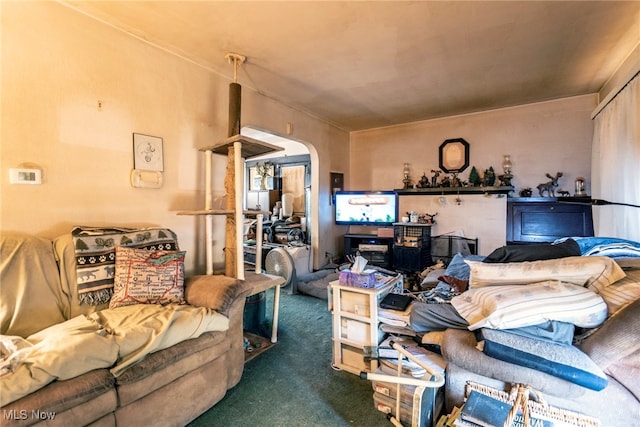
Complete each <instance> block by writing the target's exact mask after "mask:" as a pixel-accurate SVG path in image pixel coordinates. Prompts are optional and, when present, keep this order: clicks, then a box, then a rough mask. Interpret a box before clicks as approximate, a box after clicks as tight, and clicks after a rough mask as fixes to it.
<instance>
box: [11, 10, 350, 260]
mask: <svg viewBox="0 0 640 427" xmlns="http://www.w3.org/2000/svg"><path fill="white" fill-rule="evenodd" d="M0 7H1V8H2V9H1V18H2V82H1V84H2V86H1V90H2V115H1V118H2V121H1V125H2V128H1V133H0V135H1V144H2V145H1V151H0V155H1V156H0V162H1V166H2V175H1V177H0V185H1V186H2V188H1V190H2V191H1V199H0V203H1V206H0V221H1V223H0V228H1V229H2V230H3V231H5V232H6V231H22V232H30V233H33V234H37V235H41V236H43V237H49V238H52V237H55V236H57V235H60V234H63V233H67V232H69V230H70V229H71V227H72V226H73V225H78V224H82V225H130V226H131V225H148V226H151V225H157V226H164V227H169V228H172V229H173V230H174V231H176V232H177V233H178V236H179V238H180V243H181V247H182V249H185V250H187V251H188V255H187V271H188V272H194V271H196V272H203V271H204V266H203V264H204V250H203V247H202V246H201V245H202V243H201V240H202V239H199V236H200V235H202V234H203V232H204V220H203V219H202V218H200V217H191V216H178V215H176V211H179V210H190V209H201V208H202V207H204V195H203V190H204V183H203V179H204V170H203V168H204V166H203V164H204V162H203V157H202V154H201V153H200V152H199V151H198V150H197V149H198V148H199V147H203V146H207V145H211V144H213V143H216V142H217V141H221V140H223V139H224V138H226V136H227V129H226V126H227V119H228V107H227V105H228V83H229V81H227V80H225V79H223V78H221V77H220V76H218V75H216V74H214V73H212V72H210V71H208V70H206V69H203V68H201V67H199V66H196V65H194V64H192V63H190V62H187V61H185V60H182V59H180V58H178V57H176V56H173V55H171V54H169V53H167V52H164V51H161V50H159V49H157V48H154V47H152V46H150V45H148V44H146V43H144V42H142V41H140V40H138V39H135V38H132V37H130V36H128V35H126V34H124V33H121V32H118V31H116V30H114V29H113V28H111V27H108V26H105V25H103V24H101V23H99V22H96V21H94V20H92V19H90V18H87V17H86V16H84V15H81V14H78V13H76V12H74V11H72V10H70V9H67V8H65V7H64V6H62V5H60V4H58V3H54V2H2V4H1V5H0ZM230 74H231V73H230ZM240 83H242V81H240ZM99 105H100V106H99ZM242 114H243V117H242V118H243V123H244V124H255V125H257V126H260V127H262V128H266V129H272V130H275V131H283V130H284V129H285V127H286V123H287V122H292V123H294V125H295V135H294V136H295V137H296V138H297V139H299V140H303V141H305V143H306V144H308V146H310V147H311V149H310V150H311V152H312V160H313V159H315V163H314V166H315V165H317V168H315V167H314V172H313V178H312V181H313V182H312V185H313V187H314V192H316V193H317V194H318V198H317V199H316V200H326V203H316V204H315V206H314V207H313V209H314V212H315V213H316V215H318V217H319V221H317V222H316V224H315V225H314V228H317V229H323V235H322V236H320V233H319V232H318V230H315V231H314V234H315V235H316V236H317V237H316V239H314V249H315V250H316V251H317V252H318V253H322V254H324V252H325V251H331V250H333V248H332V247H327V245H331V244H332V243H333V240H335V238H334V237H333V236H332V235H331V233H332V230H333V228H334V227H333V225H332V217H331V214H330V212H331V209H330V208H331V207H330V205H329V203H328V200H329V196H328V194H329V190H328V187H329V182H328V181H329V171H330V170H332V168H333V165H332V162H333V161H334V159H338V161H337V162H336V164H337V166H336V167H339V168H341V167H345V164H344V160H342V159H348V138H349V136H348V134H347V133H346V132H343V131H340V130H338V129H336V128H334V127H331V126H329V125H326V124H324V123H322V122H319V121H318V120H317V119H315V118H312V117H309V116H307V115H304V114H302V113H300V112H297V111H294V110H292V109H290V108H287V107H285V106H283V105H281V104H279V103H277V102H275V101H273V100H270V99H267V98H265V97H263V96H261V95H258V94H256V93H254V92H251V91H248V90H243V112H242ZM134 132H136V133H144V134H149V135H154V136H159V137H162V138H163V141H164V185H163V186H162V188H160V189H137V188H132V187H131V185H130V184H129V173H130V171H131V168H132V166H133V160H132V133H134ZM225 164H226V158H224V157H221V156H214V165H213V168H214V171H215V172H214V179H213V188H214V192H215V194H214V196H216V197H221V196H222V195H223V188H224V187H223V180H224V170H225ZM25 165H33V166H35V167H38V168H41V169H42V170H43V181H44V182H43V184H42V185H9V183H8V168H10V167H20V166H25ZM223 229H224V227H223V219H222V218H216V219H215V230H216V233H215V236H214V238H215V255H214V261H215V262H216V263H217V264H220V263H222V262H223V256H222V247H223V243H224V234H223Z"/></svg>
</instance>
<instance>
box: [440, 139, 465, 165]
mask: <svg viewBox="0 0 640 427" xmlns="http://www.w3.org/2000/svg"><path fill="white" fill-rule="evenodd" d="M439 158H440V169H442V170H443V171H444V172H447V173H453V172H456V173H457V172H462V171H464V170H465V169H466V168H468V167H469V143H468V142H467V141H465V140H464V139H463V138H454V139H447V140H446V141H444V142H443V143H442V144H440V149H439Z"/></svg>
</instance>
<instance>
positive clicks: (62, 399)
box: [2, 369, 115, 414]
mask: <svg viewBox="0 0 640 427" xmlns="http://www.w3.org/2000/svg"><path fill="white" fill-rule="evenodd" d="M114 388H115V378H113V375H111V373H110V372H109V370H108V369H95V370H93V371H89V372H87V373H85V374H82V375H80V376H77V377H75V378H71V379H68V380H58V381H54V382H52V383H50V384H49V385H47V386H46V387H44V388H42V389H40V390H38V391H36V392H34V393H31V394H29V395H27V396H25V397H23V398H21V399H19V400H16V401H15V402H13V403H10V404H8V405H5V406H3V407H2V410H3V411H11V410H14V409H15V410H18V411H20V410H26V411H27V412H28V414H31V411H32V410H34V411H37V410H40V411H47V412H55V413H60V412H63V411H66V410H68V409H70V408H73V407H75V406H78V405H80V404H82V403H84V402H86V401H88V400H91V399H94V398H96V397H97V396H100V395H101V394H104V393H108V392H109V391H110V390H114ZM114 410H115V401H114V405H113V407H111V408H105V413H107V412H111V411H114Z"/></svg>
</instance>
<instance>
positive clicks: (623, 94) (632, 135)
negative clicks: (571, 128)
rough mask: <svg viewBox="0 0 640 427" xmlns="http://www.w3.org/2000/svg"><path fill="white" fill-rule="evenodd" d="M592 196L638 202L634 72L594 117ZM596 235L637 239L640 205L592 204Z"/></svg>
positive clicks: (638, 115) (638, 98) (638, 112)
mask: <svg viewBox="0 0 640 427" xmlns="http://www.w3.org/2000/svg"><path fill="white" fill-rule="evenodd" d="M594 120H595V123H594V132H593V152H592V153H593V156H592V160H591V178H592V188H591V190H592V193H593V194H592V197H593V198H594V199H603V200H606V201H609V202H617V203H629V204H634V205H640V77H639V75H638V74H636V75H635V77H634V78H633V79H632V80H631V81H630V82H629V83H628V84H627V85H626V86H625V87H624V88H623V89H622V90H621V91H620V92H619V93H618V94H617V95H616V97H615V98H613V100H612V101H611V102H609V104H608V105H607V106H606V107H604V108H603V109H602V111H600V113H599V114H598V115H597V116H596V117H595V119H594ZM593 214H594V228H595V229H594V231H595V235H596V236H606V237H619V238H623V239H629V240H635V241H640V208H634V207H628V206H620V205H604V206H594V207H593Z"/></svg>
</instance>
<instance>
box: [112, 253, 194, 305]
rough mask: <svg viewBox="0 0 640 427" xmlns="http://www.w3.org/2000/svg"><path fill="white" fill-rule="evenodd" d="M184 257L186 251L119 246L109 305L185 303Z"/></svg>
mask: <svg viewBox="0 0 640 427" xmlns="http://www.w3.org/2000/svg"><path fill="white" fill-rule="evenodd" d="M184 257H185V252H179V251H161V250H143V249H132V248H125V247H121V246H118V247H117V248H116V267H115V268H116V269H115V281H114V286H113V296H112V297H111V302H110V303H109V308H116V307H121V306H124V305H131V304H170V303H176V304H182V303H184V302H185V301H184Z"/></svg>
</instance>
